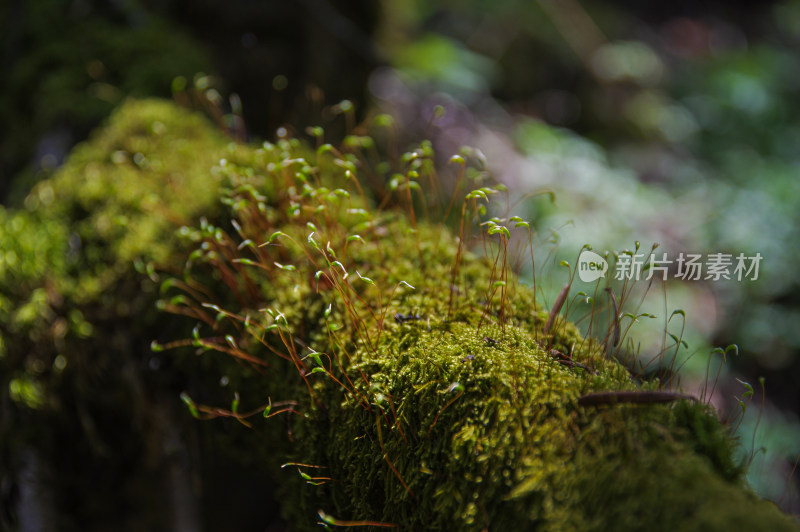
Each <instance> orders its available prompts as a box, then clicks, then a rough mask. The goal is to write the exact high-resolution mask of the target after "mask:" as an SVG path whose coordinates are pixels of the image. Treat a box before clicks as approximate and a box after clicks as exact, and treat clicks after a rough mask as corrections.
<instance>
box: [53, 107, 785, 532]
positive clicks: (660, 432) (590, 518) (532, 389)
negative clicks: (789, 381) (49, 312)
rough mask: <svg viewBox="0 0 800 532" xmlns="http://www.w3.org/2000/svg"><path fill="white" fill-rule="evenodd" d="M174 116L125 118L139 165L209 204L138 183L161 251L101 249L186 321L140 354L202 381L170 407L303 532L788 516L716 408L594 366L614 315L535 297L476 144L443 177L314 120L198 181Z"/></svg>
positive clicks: (648, 525) (748, 521) (671, 526)
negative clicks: (243, 457) (267, 476)
mask: <svg viewBox="0 0 800 532" xmlns="http://www.w3.org/2000/svg"><path fill="white" fill-rule="evenodd" d="M165 108H169V111H168V112H169V113H174V114H177V115H179V116H181V117H184V116H185V119H186V120H197V119H196V117H194V115H191V114H189V113H186V112H184V111H178V110H175V109H173V108H171V107H169V106H167V105H166V104H164V103H162V102H133V103H130V104H128V106H127V107H123V108H122V109H121V110H120V111H119V113H120V114H124V113H132V112H133V113H136V114H138V115H139V116H141V117H146V119H142V120H144V122H142V121H140V122H142V123H141V124H139V122H136V123H137V124H138V125H137V126H136V130H135V131H137V132H139V131H143V132H145V133H144V135H145V137H146V138H147V139H148V142H150V144H147V146H148V149H149V150H151V152H149V153H145V152H144V151H142V153H143V156H144V157H145V160H150V161H154V170H153V171H156V170H155V169H160V170H159V171H163V170H164V169H165V166H164V165H172V166H170V167H169V168H170V169H172V170H174V172H176V174H170V175H172V176H173V177H171V178H172V179H174V175H184V176H185V177H183V178H182V179H190V180H193V182H195V183H197V185H196V186H194V187H191V189H190V190H198V191H199V190H202V191H203V192H202V193H203V194H204V195H206V194H208V193H209V190H212V191H215V192H216V191H217V190H219V193H218V197H219V199H220V200H221V202H216V201H215V200H214V199H213V198H205V197H204V198H202V199H201V200H198V204H197V205H194V206H192V208H191V209H189V208H188V207H189V206H188V205H187V206H186V210H185V211H183V212H186V215H183V216H174V215H173V214H170V213H174V212H175V211H176V210H177V209H181V208H182V207H181V206H180V205H176V206H175V207H174V208H172V207H170V208H162V207H152V206H148V205H151V204H150V203H147V202H145V201H143V200H142V197H139V196H136V189H135V188H133V187H134V186H133V185H132V184H131V187H132V188H131V189H130V190H129V193H130V194H131V198H138V199H132V200H131V201H130V202H129V205H130V213H129V217H130V218H129V219H130V220H137V221H136V223H129V224H128V230H129V231H133V232H135V231H137V230H138V228H139V227H140V226H141V227H143V228H147V230H148V231H150V234H152V235H158V238H157V239H156V240H157V242H158V244H153V245H154V246H156V247H153V248H152V250H151V249H150V248H149V247H142V246H139V247H137V246H136V245H134V242H135V241H133V240H130V239H128V238H127V236H126V235H127V234H129V233H124V232H120V233H119V234H117V233H113V234H109V235H108V238H113V239H115V240H113V242H115V243H116V247H113V248H112V249H113V253H115V254H117V256H118V257H119V260H120V262H124V261H125V260H132V259H133V258H135V257H141V258H142V264H147V263H150V264H154V265H155V266H154V267H153V268H151V269H150V270H149V275H148V270H147V268H146V267H143V268H142V272H143V274H144V275H143V276H144V278H145V282H150V281H147V279H149V278H153V279H156V278H158V279H159V282H160V283H161V284H160V297H161V299H160V302H159V304H158V308H159V309H162V310H164V311H167V312H170V313H174V314H179V315H182V316H185V317H186V323H187V338H177V339H173V340H172V341H167V342H163V343H155V342H154V344H153V348H154V349H155V350H157V351H162V350H164V349H174V351H170V352H169V353H168V356H171V357H172V358H173V359H174V360H175V361H176V363H178V364H180V365H181V366H183V367H187V368H194V370H195V372H196V373H199V374H200V375H202V379H201V380H200V381H198V382H196V383H195V386H196V388H190V389H187V390H186V391H185V393H184V394H183V395H182V396H181V400H183V402H184V403H185V404H186V405H187V407H188V409H189V412H190V414H191V415H193V416H194V417H197V418H200V419H213V418H229V419H234V420H236V421H239V422H240V423H241V425H242V426H241V427H239V429H240V430H241V431H242V432H239V433H237V431H236V430H233V429H231V428H230V427H228V428H227V429H226V431H225V432H224V433H220V438H223V439H224V438H231V445H230V446H229V447H228V450H229V452H230V453H232V454H247V455H248V456H250V457H251V458H252V460H253V461H254V462H257V463H260V464H262V465H263V466H264V467H265V468H267V469H271V470H273V471H275V474H276V476H277V477H278V478H279V479H280V481H281V491H282V498H281V503H282V511H283V513H284V515H285V517H286V518H287V520H288V522H289V523H290V524H291V526H292V527H293V528H296V529H299V530H305V529H314V528H317V526H318V525H319V524H322V525H323V526H325V527H339V526H365V527H368V528H370V527H371V528H376V529H377V528H383V527H396V528H400V529H403V530H485V529H490V530H501V531H502V530H543V531H550V530H552V531H562V530H643V529H647V530H669V531H673V530H744V529H748V530H767V529H768V530H796V529H797V526H796V524H795V523H794V522H793V521H792V519H791V518H789V517H787V516H785V515H783V514H781V513H780V512H779V511H778V510H777V508H776V507H775V506H774V505H772V504H771V503H769V502H765V501H762V500H759V499H758V498H757V497H756V496H755V495H753V494H752V493H750V492H749V491H748V489H747V488H746V487H745V486H744V481H743V479H742V468H741V467H740V465H739V464H738V463H737V462H736V461H735V460H734V458H733V452H734V449H735V442H734V441H733V440H732V439H731V438H730V436H729V432H728V429H727V428H726V427H725V426H723V424H722V423H720V421H719V420H718V419H717V417H716V414H715V413H714V412H713V410H712V409H711V408H710V407H709V406H708V405H706V404H705V403H703V402H701V401H697V400H694V399H693V398H689V397H687V396H684V395H682V394H681V393H680V392H679V391H677V390H669V389H662V388H660V387H659V383H658V382H655V381H653V382H639V381H638V380H635V379H633V378H632V377H631V375H630V373H629V371H628V370H627V369H626V367H625V366H623V365H622V364H620V363H618V362H617V361H616V360H614V359H613V357H611V356H609V355H608V353H607V351H608V345H609V343H610V342H608V341H607V340H608V338H610V337H611V336H616V335H617V334H619V333H618V332H615V328H618V327H619V323H618V321H617V320H610V321H609V326H608V331H607V332H606V336H607V338H606V341H604V340H603V338H602V334H601V335H600V336H601V338H600V339H599V340H594V339H593V338H591V337H589V336H587V335H585V334H583V333H581V332H580V331H579V330H578V328H577V327H576V326H574V325H573V324H572V323H570V322H569V321H568V319H567V318H566V317H565V314H566V312H564V313H563V314H561V315H560V316H557V315H558V314H559V310H560V307H559V308H556V307H557V305H556V306H551V307H549V308H550V310H551V311H552V312H551V313H549V312H548V311H547V310H545V309H544V308H543V307H542V305H540V303H539V302H538V301H537V298H536V296H535V292H534V290H533V288H532V287H530V286H528V285H527V284H524V283H523V282H521V280H520V279H519V278H518V276H517V275H516V274H515V273H514V272H513V271H512V264H514V263H515V262H516V260H517V257H515V256H512V251H511V250H512V246H510V245H509V242H510V241H512V239H519V240H520V241H526V242H529V243H530V245H531V247H532V246H533V238H532V232H531V227H530V224H528V223H527V222H526V221H525V220H522V219H521V218H519V217H510V218H509V217H505V218H501V217H495V218H492V217H491V213H490V212H489V210H488V209H487V207H486V206H487V203H488V202H489V201H492V199H493V198H502V197H504V196H505V195H506V194H507V191H505V189H504V187H502V186H498V185H491V184H487V183H489V182H488V181H487V176H486V173H485V171H484V170H483V169H482V167H481V165H480V161H478V160H477V159H476V158H475V157H473V156H471V155H470V153H469V152H467V151H465V152H464V153H463V154H461V155H458V156H457V157H454V158H453V159H452V160H451V164H449V165H446V166H445V167H443V168H442V167H438V166H437V164H435V154H434V153H433V148H432V147H431V145H430V143H427V142H423V143H421V144H420V145H419V146H417V147H415V148H413V149H411V150H410V151H408V152H407V153H405V154H404V155H402V156H399V157H392V156H388V157H384V156H382V155H381V154H380V150H379V149H378V148H377V147H376V144H377V143H375V142H373V141H372V139H370V138H369V137H367V136H365V135H363V134H362V135H360V136H355V135H353V136H351V137H348V138H347V139H345V141H344V142H343V144H342V146H340V147H334V146H331V145H329V144H324V143H323V141H322V138H323V136H324V132H323V131H321V130H320V131H317V133H318V134H317V135H315V136H316V138H317V140H318V144H317V148H316V149H314V148H312V147H310V146H309V145H307V144H305V143H304V142H302V141H300V140H297V139H289V138H282V139H279V140H278V141H277V142H275V143H264V144H263V145H260V146H249V145H240V144H239V145H234V144H229V143H228V142H227V141H226V140H224V139H222V138H217V137H214V136H213V135H210V137H209V138H211V137H213V139H212V140H211V141H210V145H211V146H213V148H209V149H205V150H204V151H203V152H204V153H208V154H215V155H216V154H218V157H217V158H216V161H217V162H216V164H213V165H209V167H208V168H207V169H206V168H195V167H193V168H192V169H191V176H189V175H188V174H183V172H184V170H183V168H182V166H181V164H180V163H179V162H177V161H175V162H170V161H169V160H167V159H161V157H165V154H166V153H169V149H170V148H169V146H170V145H169V144H162V143H160V141H159V140H158V138H159V137H158V133H157V132H156V128H153V127H151V126H152V124H148V123H145V122H147V121H152V122H153V123H155V122H157V121H159V120H160V119H159V118H158V117H157V116H156V115H157V114H158V113H153V112H152V110H162V109H165ZM181 120H183V118H181ZM160 121H161V122H163V119H162V120H160ZM379 122H380V123H379V124H378V125H379V126H380V127H393V126H392V125H391V121H387V120H386V119H385V118H383V119H381V120H379ZM386 124H389V126H386ZM116 127H118V128H119V130H120V131H116V132H114V134H115V135H118V136H119V137H120V138H125V136H126V135H132V134H133V133H134V130H132V129H126V126H125V125H124V124H123V125H119V126H116ZM130 127H133V126H130ZM194 127H195V129H196V130H197V131H205V130H206V129H207V128H208V130H209V131H210V126H207V125H206V124H198V125H196V126H194ZM193 134H195V135H196V134H197V132H195V133H193ZM106 136H107V135H106ZM103 138H104V137H103V136H101V137H98V138H97V139H96V140H95V141H94V146H95V147H96V149H97V151H96V152H89V151H85V153H88V154H90V155H91V157H92V158H94V160H96V161H98V163H99V161H105V160H107V159H108V158H109V157H110V156H111V154H112V153H113V152H114V151H116V150H118V148H117V147H116V146H111V145H109V146H106V145H105V144H103V140H102V139H103ZM390 138H396V135H390ZM191 142H192V140H188V141H187V143H188V145H190V144H191ZM142 145H143V146H144V145H145V143H143V144H142ZM101 147H103V149H105V150H106V151H105V152H103V151H102V150H101V149H100V148H101ZM142 149H143V150H145V149H144V148H142ZM395 149H396V147H390V149H389V150H388V151H389V152H393V151H394V150H395ZM140 151H141V150H140ZM145 151H147V150H145ZM155 161H160V163H159V164H155ZM70 164H74V163H70ZM67 167H68V168H69V164H68V166H67ZM65 171H67V170H65ZM137 172H140V173H144V174H147V172H148V170H147V169H144V168H141V169H139V170H137ZM439 172H442V173H444V172H448V173H449V175H452V176H453V177H454V179H453V183H454V185H452V186H451V187H450V192H449V193H448V194H447V195H445V194H443V193H439V192H436V191H439V190H442V189H443V188H445V187H444V185H442V183H443V181H442V180H441V179H440V176H439ZM137 175H138V174H137ZM58 182H59V181H58V178H56V179H55V180H54V181H53V186H57V183H58ZM126 183H133V181H124V182H123V181H120V182H119V184H118V185H117V186H119V187H122V186H128V185H127V184H126ZM380 183H388V185H387V186H386V187H382V186H380V185H379V184H380ZM90 186H91V185H90V184H89V183H88V182H87V184H84V185H78V186H77V187H78V189H79V190H81V189H82V187H83V189H86V188H88V187H90ZM423 189H427V190H429V191H432V192H431V193H430V194H425V193H424V192H423ZM126 190H127V189H126ZM183 192H184V193H185V192H187V189H184V190H183ZM141 194H142V195H143V197H151V196H148V195H149V194H151V192H149V191H147V190H143V191H142V192H141ZM181 197H182V198H183V197H188V196H181ZM97 201H98V202H99V205H101V206H102V205H108V204H110V203H111V202H113V201H115V200H114V199H113V198H105V199H104V198H100V197H98V200H97ZM152 201H155V200H152ZM153 205H155V203H154V204H153ZM142 213H147V216H142ZM162 215H163V218H161V216H162ZM137 216H138V217H137ZM442 219H445V220H447V221H448V222H450V223H451V224H452V225H453V226H454V227H456V228H457V230H455V231H454V232H451V231H450V229H448V228H447V227H446V226H445V225H443V224H442V223H440V220H442ZM195 220H197V222H195ZM175 222H177V223H178V225H181V227H180V228H179V229H177V231H175V232H174V237H172V236H170V234H171V231H170V230H168V227H169V226H170V224H174V223H175ZM173 238H174V239H173ZM515 242H516V240H515ZM148 246H149V244H148ZM159 246H165V247H163V248H162V247H159ZM531 251H532V250H531ZM525 252H526V253H527V250H525ZM532 257H533V254H532V253H531V260H532ZM534 280H535V278H534ZM568 292H569V289H568V288H567V289H566V290H565V292H564V295H563V298H559V299H566V298H567V297H568ZM601 293H602V290H601ZM563 302H564V301H563V300H562V303H563ZM617 303H618V302H617V301H616V299H615V303H614V304H615V306H616V305H617ZM623 305H624V300H623V301H621V302H620V306H623ZM567 307H568V304H567ZM621 312H623V310H622V309H621V308H620V309H615V311H614V315H615V316H619V315H620V313H621ZM188 331H192V332H188ZM614 343H615V344H616V343H617V340H615V341H614ZM192 352H194V353H196V354H197V355H199V356H195V355H194V354H192ZM162 356H163V355H162ZM221 377H223V378H224V379H225V382H226V383H227V386H226V387H225V388H220V387H219V386H214V383H217V382H219V381H220V378H221ZM203 379H205V380H203ZM220 404H222V405H223V406H209V405H220ZM234 428H235V427H234ZM243 442H245V443H243ZM281 465H283V466H285V467H283V468H281Z"/></svg>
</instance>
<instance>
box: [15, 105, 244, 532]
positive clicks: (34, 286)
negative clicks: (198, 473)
mask: <svg viewBox="0 0 800 532" xmlns="http://www.w3.org/2000/svg"><path fill="white" fill-rule="evenodd" d="M235 151H236V148H235V147H234V148H231V149H229V142H228V140H227V139H226V138H225V137H224V136H222V135H221V134H219V133H218V132H216V131H215V130H214V128H213V127H211V126H210V125H208V124H207V123H206V121H205V120H204V119H203V118H202V117H200V116H199V115H196V114H194V113H190V112H188V111H186V110H182V109H179V108H176V107H175V106H173V105H171V104H169V103H167V102H163V101H154V100H145V101H136V100H131V101H128V102H127V103H126V104H125V105H124V106H123V107H121V108H120V109H119V110H118V111H117V112H116V113H114V114H113V115H112V117H111V118H110V119H109V121H108V123H107V124H106V126H105V127H104V128H102V129H100V130H98V131H97V132H96V133H95V134H94V135H93V136H92V138H91V140H90V141H88V142H87V143H85V144H83V145H80V146H79V147H77V148H76V149H75V150H74V152H73V153H72V155H71V156H70V158H69V160H68V161H67V162H66V164H65V165H64V167H63V168H62V169H61V170H60V171H59V172H57V173H56V174H55V175H54V176H53V177H51V178H50V179H48V180H46V181H43V182H41V183H39V185H37V187H36V188H35V189H34V190H33V191H32V192H31V194H30V195H29V196H28V197H27V199H26V200H25V202H24V207H22V208H19V209H16V210H4V209H2V208H0V250H2V251H0V394H2V397H0V407H1V408H2V415H0V418H2V420H3V422H2V423H0V457H2V465H1V466H0V470H2V471H3V475H6V474H10V473H7V472H13V471H14V469H15V468H16V467H17V466H18V463H17V462H18V460H19V456H20V454H19V452H20V449H24V448H29V447H32V448H35V449H36V452H38V453H39V457H40V459H41V460H42V463H43V468H46V469H47V470H48V471H49V473H50V475H51V478H52V483H53V485H52V486H51V488H52V489H53V491H55V492H56V493H57V497H56V501H55V504H56V505H57V507H58V510H59V512H62V515H60V517H59V527H60V528H63V529H64V530H71V529H73V527H77V524H78V523H80V524H81V527H82V528H81V529H87V530H92V529H108V527H109V526H112V525H109V524H108V523H110V522H112V521H116V522H119V520H120V515H125V516H126V518H125V520H126V521H127V520H129V521H130V523H131V526H132V527H134V528H136V527H137V526H138V527H139V528H152V526H150V525H149V524H148V523H152V522H154V520H155V521H157V518H156V517H155V514H157V513H158V512H163V511H164V509H163V508H162V505H160V503H158V504H152V503H153V500H154V499H157V497H156V493H157V490H153V489H152V485H147V483H152V482H153V481H157V479H158V476H159V475H160V474H162V473H161V471H162V470H161V469H160V467H157V466H160V464H159V459H161V460H163V456H162V455H161V451H159V446H160V445H161V442H160V441H159V438H161V437H162V435H161V432H160V431H161V430H164V427H163V425H162V421H160V420H159V417H160V416H163V415H164V412H168V411H169V406H166V407H165V405H157V404H155V403H156V401H157V399H158V397H159V395H160V394H163V393H169V394H170V395H169V397H170V403H169V404H171V399H172V398H173V397H174V396H175V394H177V393H178V392H174V391H172V392H166V391H165V390H167V389H169V387H170V386H172V384H171V381H172V380H174V379H176V375H175V374H169V373H166V372H164V373H156V372H153V371H150V370H149V369H148V361H149V360H150V358H151V356H152V355H151V354H150V353H149V344H150V341H151V340H152V339H153V337H155V336H158V335H159V334H163V333H162V331H163V330H165V329H170V328H174V327H176V324H175V322H174V320H170V319H165V316H163V315H162V316H159V315H158V314H157V311H156V309H155V301H156V299H157V297H158V293H157V286H156V285H155V284H154V283H153V281H151V280H149V277H148V276H153V275H154V273H153V272H152V270H150V269H149V268H148V267H147V264H148V263H149V262H150V261H153V260H158V261H160V262H163V263H169V262H171V261H174V260H175V258H174V257H177V256H179V255H180V256H183V255H182V254H180V252H179V248H178V246H177V244H178V242H179V240H178V238H177V237H176V236H175V231H176V229H177V228H178V227H180V225H181V224H189V223H194V222H195V221H196V220H197V218H198V217H199V216H200V215H201V213H202V214H205V215H209V216H211V215H213V214H214V213H215V212H218V207H217V205H218V201H217V198H218V193H219V177H218V176H215V175H214V174H212V173H210V172H209V171H208V169H209V168H210V167H211V166H213V165H214V164H216V163H218V161H219V159H220V158H221V157H224V156H229V155H230V154H231V153H234V154H235ZM137 264H138V265H139V271H137V267H136V265H137ZM153 278H155V277H153ZM160 425H161V426H160ZM8 480H9V481H10V479H8ZM5 481H6V479H5V478H4V482H5ZM143 484H144V485H143ZM121 491H125V492H127V493H128V494H129V495H130V500H131V501H135V505H139V506H141V507H142V508H144V507H147V510H143V511H141V512H139V513H138V514H137V515H129V514H126V513H125V512H126V510H125V508H126V505H127V504H129V502H125V501H122V500H121V499H120V498H115V497H110V496H109V495H108V494H110V493H113V492H116V493H119V492H121ZM77 494H81V495H80V497H78V496H77ZM95 503H97V504H95ZM104 519H107V520H108V521H107V522H106V521H104ZM103 523H106V524H105V525H104V524H103ZM137 524H138V525H137ZM93 526H94V527H97V528H92V527H93Z"/></svg>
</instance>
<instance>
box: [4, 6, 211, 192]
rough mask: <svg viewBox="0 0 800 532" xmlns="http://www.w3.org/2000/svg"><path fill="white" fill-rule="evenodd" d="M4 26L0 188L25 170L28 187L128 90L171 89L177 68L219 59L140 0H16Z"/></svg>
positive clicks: (190, 70) (186, 70)
mask: <svg viewBox="0 0 800 532" xmlns="http://www.w3.org/2000/svg"><path fill="white" fill-rule="evenodd" d="M0 28H3V32H2V33H3V35H4V37H5V38H4V40H3V64H4V65H5V67H4V82H3V84H2V89H0V122H2V123H4V124H8V125H11V127H5V128H3V132H2V136H0V183H2V185H0V197H2V195H3V192H7V191H8V190H7V188H6V187H9V186H10V185H11V180H12V176H14V175H15V174H17V173H19V172H20V171H21V170H23V169H25V171H26V174H27V175H28V176H29V177H28V179H25V180H23V182H22V183H20V182H19V181H18V185H17V186H18V187H19V191H18V193H17V194H16V195H17V198H19V197H20V196H21V195H23V194H24V193H25V188H26V186H30V182H31V181H32V180H33V179H34V178H35V177H36V176H37V175H40V174H41V172H49V171H52V170H53V169H54V168H56V167H57V166H58V165H60V164H61V163H62V162H63V160H64V157H65V156H66V153H67V151H68V150H69V149H70V148H71V146H72V145H73V144H74V143H75V142H77V141H79V140H81V139H82V138H84V137H85V136H86V135H87V134H88V133H89V130H90V129H91V128H93V127H95V126H96V125H97V124H98V123H99V122H100V121H101V120H102V119H103V118H105V117H106V116H107V115H108V113H109V112H110V111H111V110H112V109H113V108H114V107H115V106H117V105H119V104H120V103H121V102H122V101H123V100H124V98H125V97H126V96H127V95H139V96H147V95H162V96H168V95H169V94H170V92H169V91H170V82H171V80H172V78H173V77H174V76H176V75H180V74H184V75H189V76H191V75H194V73H195V72H198V71H203V70H208V68H209V67H210V66H211V64H210V62H209V59H208V53H207V51H206V50H205V49H204V47H203V45H202V44H201V43H199V42H197V41H194V40H192V39H190V38H189V37H187V36H186V34H185V33H184V32H182V31H180V30H178V29H177V28H175V27H172V26H169V25H167V24H165V23H164V21H163V20H161V19H160V18H158V17H156V16H153V15H152V14H150V13H148V12H146V11H145V10H144V9H143V8H142V7H141V5H140V4H139V3H138V2H136V1H131V2H117V3H108V2H99V1H93V0H86V1H72V2H63V1H58V0H44V1H37V2H25V1H24V0H12V1H9V2H5V3H4V5H3V7H2V8H0ZM26 184H27V185H26Z"/></svg>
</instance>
